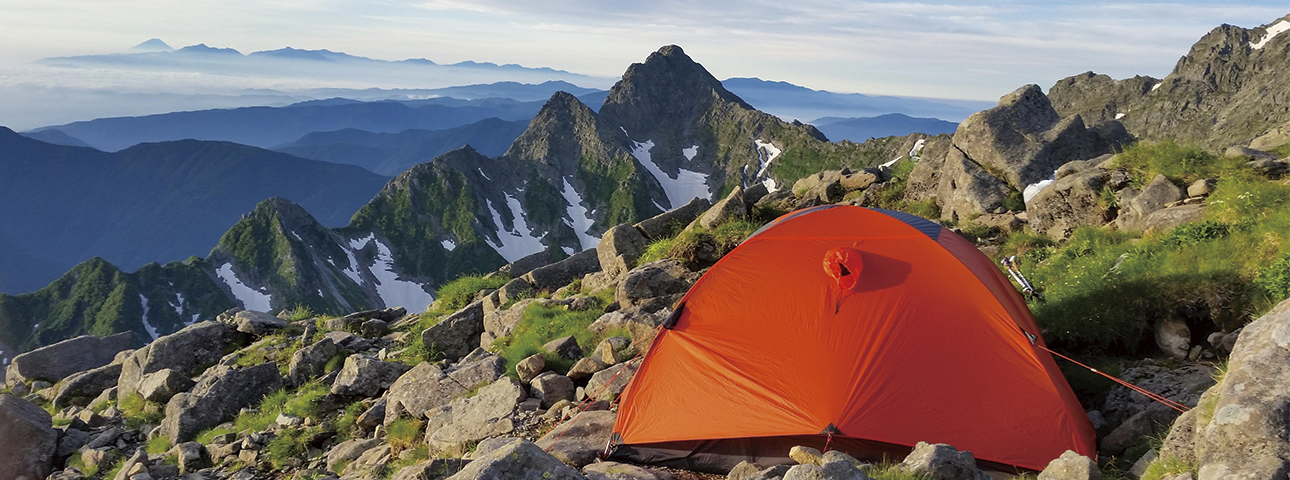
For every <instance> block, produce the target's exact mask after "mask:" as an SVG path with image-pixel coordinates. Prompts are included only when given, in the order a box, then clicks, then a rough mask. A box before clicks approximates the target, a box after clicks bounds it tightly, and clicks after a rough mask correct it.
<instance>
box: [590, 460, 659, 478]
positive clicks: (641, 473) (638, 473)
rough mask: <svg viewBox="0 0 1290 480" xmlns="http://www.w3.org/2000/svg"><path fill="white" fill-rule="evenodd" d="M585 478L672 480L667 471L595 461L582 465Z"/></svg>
mask: <svg viewBox="0 0 1290 480" xmlns="http://www.w3.org/2000/svg"><path fill="white" fill-rule="evenodd" d="M582 474H583V475H586V476H587V480H674V479H675V478H676V476H674V475H672V474H670V473H667V472H658V471H652V470H646V469H644V468H641V467H638V466H636V465H630V464H626V463H618V462H597V463H593V464H590V465H587V466H586V467H583V469H582Z"/></svg>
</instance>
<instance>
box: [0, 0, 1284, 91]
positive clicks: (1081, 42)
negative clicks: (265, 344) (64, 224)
mask: <svg viewBox="0 0 1290 480" xmlns="http://www.w3.org/2000/svg"><path fill="white" fill-rule="evenodd" d="M0 11H3V12H4V14H3V15H0V66H3V65H5V64H8V65H9V66H15V65H17V66H21V65H24V64H27V63H29V62H32V61H34V60H37V59H40V58H45V57H52V56H65V55H84V54H102V53H117V52H123V51H125V50H127V49H128V48H129V47H131V46H133V45H135V44H137V43H139V42H142V41H144V40H147V39H149V38H153V37H157V38H161V39H162V40H164V41H166V42H167V43H169V44H170V45H172V46H174V47H180V46H184V45H191V44H196V43H205V44H207V45H210V46H218V47H231V48H235V49H238V50H240V51H242V52H243V53H249V52H252V51H257V50H269V49H277V48H281V47H284V46H291V47H295V48H304V49H330V50H334V51H343V52H346V53H350V54H354V55H362V56H366V57H371V58H378V59H386V60H399V59H405V58H428V59H430V60H433V61H436V62H440V63H452V62H457V61H463V60H475V61H489V62H495V63H518V64H521V65H525V66H546V67H552V68H556V69H562V70H568V71H572V72H577V73H583V74H588V75H595V76H603V77H617V76H619V75H621V74H622V72H623V71H624V70H625V68H626V67H627V65H629V64H630V63H632V62H638V61H641V60H642V59H644V58H645V57H646V56H647V55H648V54H649V53H650V52H652V51H654V50H657V49H658V48H659V47H660V46H662V45H667V44H677V45H681V46H682V47H684V48H685V51H686V52H687V53H688V54H690V56H692V57H693V58H695V60H696V61H698V62H700V63H702V64H703V65H704V66H705V67H707V68H708V70H709V71H711V72H712V73H713V75H715V76H716V77H717V78H722V79H724V78H729V77H749V76H755V77H760V78H763V79H769V80H780V81H788V82H791V83H795V84H799V85H804V86H808V87H811V88H815V89H824V90H830V91H835V92H848V93H851V92H857V93H869V94H886V95H902V96H915V97H932V98H963V99H975V100H993V99H997V98H998V97H999V96H1001V95H1003V94H1006V93H1007V92H1010V91H1012V90H1014V89H1016V88H1017V87H1019V86H1021V85H1024V84H1027V83H1038V84H1040V85H1042V86H1045V87H1046V86H1048V85H1052V83H1054V82H1055V81H1056V80H1058V79H1060V78H1062V77H1065V76H1069V75H1073V74H1077V73H1080V72H1083V71H1087V70H1093V71H1096V72H1099V73H1106V74H1109V75H1111V76H1113V77H1116V78H1123V77H1128V76H1133V75H1135V74H1145V75H1152V76H1155V77H1163V76H1164V75H1166V74H1168V73H1169V71H1170V70H1171V69H1172V67H1173V65H1174V64H1175V63H1176V62H1177V60H1178V58H1179V57H1180V56H1182V55H1184V54H1185V53H1186V52H1187V50H1188V48H1189V47H1190V46H1191V45H1192V44H1193V43H1194V42H1195V41H1196V40H1197V39H1199V38H1200V37H1201V36H1202V35H1204V34H1205V33H1207V32H1208V31H1210V30H1211V29H1213V28H1214V27H1216V26H1218V25H1220V24H1223V23H1229V24H1233V25H1238V26H1243V27H1255V26H1258V25H1262V24H1266V23H1270V22H1272V21H1274V20H1276V19H1277V18H1279V17H1281V16H1283V15H1286V14H1287V13H1290V0H1278V1H1240V2H1237V1H1225V0H1208V1H1198V0H1188V1H1177V2H1168V3H1162V2H1115V1H1096V0H1092V1H1064V0H1057V1H1029V2H1023V1H1006V0H1005V1H993V2H979V1H976V2H973V1H954V0H945V1H939V2H919V1H842V0H795V1H783V0H711V1H678V0H651V1H645V2H642V1H623V0H554V1H531V0H529V1H503V0H474V1H469V0H421V1H401V0H384V1H333V0H328V1H304V0H284V1H273V2H266V1H263V0H255V1H249V0H220V1H206V0H186V1H183V2H175V1H173V0H136V1H123V0H93V1H88V0H80V1H71V0H41V1H37V2H33V1H27V0H22V1H17V0H0Z"/></svg>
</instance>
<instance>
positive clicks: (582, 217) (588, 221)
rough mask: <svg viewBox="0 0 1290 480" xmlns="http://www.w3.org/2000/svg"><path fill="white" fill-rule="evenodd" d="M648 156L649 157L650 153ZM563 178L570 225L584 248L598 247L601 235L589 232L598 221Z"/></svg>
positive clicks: (561, 191)
mask: <svg viewBox="0 0 1290 480" xmlns="http://www.w3.org/2000/svg"><path fill="white" fill-rule="evenodd" d="M646 158H648V154H647V155H646ZM682 171H684V170H682ZM563 180H564V188H563V189H562V190H560V194H561V195H564V201H566V202H569V208H568V209H567V210H566V211H567V213H568V214H569V219H570V220H572V221H573V223H571V224H569V226H570V227H573V231H574V233H577V234H578V243H579V244H581V245H582V249H583V250H587V249H589V248H596V246H597V245H599V244H600V237H594V236H592V235H591V234H590V233H587V232H588V231H590V230H591V226H592V224H594V223H596V221H595V220H592V218H591V215H590V214H589V213H587V207H584V206H582V195H580V194H579V193H578V191H577V190H574V189H573V184H571V183H569V179H568V178H565V179H563ZM705 188H706V187H705Z"/></svg>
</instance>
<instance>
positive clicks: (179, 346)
mask: <svg viewBox="0 0 1290 480" xmlns="http://www.w3.org/2000/svg"><path fill="white" fill-rule="evenodd" d="M238 342H240V338H239V334H238V333H237V330H236V329H234V328H233V327H232V326H230V325H228V324H224V323H220V322H214V321H206V322H200V323H195V324H193V325H190V326H188V327H185V328H184V329H182V330H180V331H178V332H175V333H172V334H170V335H165V336H162V337H160V338H158V339H156V340H154V341H153V342H152V343H150V344H148V346H146V347H143V348H140V349H138V350H135V352H134V354H132V355H130V358H129V359H127V360H126V361H125V363H123V364H122V365H121V378H120V380H119V381H118V383H117V388H118V392H117V396H118V397H119V398H125V397H129V396H131V395H133V394H135V393H136V392H137V391H138V387H139V381H140V380H142V379H143V376H144V375H147V374H149V373H152V372H156V371H159V370H163V369H167V368H169V369H171V370H174V371H176V372H179V373H181V374H184V375H188V376H190V377H191V376H195V375H198V374H200V373H202V372H199V371H196V370H197V369H198V368H206V367H207V366H209V365H212V364H214V363H216V362H219V361H220V359H221V358H223V357H224V351H225V350H226V349H228V348H229V347H232V346H234V345H236V344H238Z"/></svg>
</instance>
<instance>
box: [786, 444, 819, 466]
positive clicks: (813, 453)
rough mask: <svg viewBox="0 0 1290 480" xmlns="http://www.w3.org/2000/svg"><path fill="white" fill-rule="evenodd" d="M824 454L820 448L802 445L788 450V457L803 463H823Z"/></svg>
mask: <svg viewBox="0 0 1290 480" xmlns="http://www.w3.org/2000/svg"><path fill="white" fill-rule="evenodd" d="M822 455H823V454H821V453H820V451H819V450H816V449H814V448H811V447H803V446H801V445H798V446H796V447H793V448H792V449H790V450H789V451H788V458H791V459H793V461H795V462H797V463H800V464H803V465H823V464H824V462H823V461H822V459H821V458H820V457H821V456H822Z"/></svg>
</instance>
